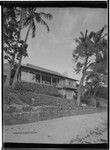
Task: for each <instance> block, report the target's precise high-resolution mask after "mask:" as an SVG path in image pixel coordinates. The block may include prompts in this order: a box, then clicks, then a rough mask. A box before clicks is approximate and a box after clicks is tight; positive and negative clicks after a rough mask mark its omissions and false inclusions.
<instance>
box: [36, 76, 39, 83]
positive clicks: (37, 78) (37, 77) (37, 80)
mask: <svg viewBox="0 0 110 150" xmlns="http://www.w3.org/2000/svg"><path fill="white" fill-rule="evenodd" d="M36 82H38V83H40V74H36Z"/></svg>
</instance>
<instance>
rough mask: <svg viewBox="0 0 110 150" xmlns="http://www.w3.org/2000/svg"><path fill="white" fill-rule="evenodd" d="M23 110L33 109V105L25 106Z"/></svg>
mask: <svg viewBox="0 0 110 150" xmlns="http://www.w3.org/2000/svg"><path fill="white" fill-rule="evenodd" d="M22 110H23V111H31V110H32V107H31V106H24V107H22Z"/></svg>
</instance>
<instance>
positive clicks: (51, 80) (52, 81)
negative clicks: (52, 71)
mask: <svg viewBox="0 0 110 150" xmlns="http://www.w3.org/2000/svg"><path fill="white" fill-rule="evenodd" d="M52 79H53V78H52V77H51V85H53V81H52Z"/></svg>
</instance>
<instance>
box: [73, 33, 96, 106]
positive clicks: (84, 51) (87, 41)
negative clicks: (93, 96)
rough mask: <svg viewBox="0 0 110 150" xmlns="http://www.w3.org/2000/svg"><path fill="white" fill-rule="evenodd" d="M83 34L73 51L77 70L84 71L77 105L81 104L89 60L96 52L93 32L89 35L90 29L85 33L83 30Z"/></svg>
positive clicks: (77, 40)
mask: <svg viewBox="0 0 110 150" xmlns="http://www.w3.org/2000/svg"><path fill="white" fill-rule="evenodd" d="M80 33H81V36H80V37H79V38H78V39H76V40H75V41H76V42H77V43H78V45H77V47H76V49H75V50H74V51H73V58H75V59H76V62H77V63H76V71H78V73H79V72H80V71H82V77H81V79H80V83H79V87H78V96H77V105H78V106H79V105H80V99H81V95H82V87H83V82H84V79H85V76H86V70H87V67H88V60H89V57H91V56H92V55H93V54H94V49H93V46H94V45H93V42H92V41H91V37H92V36H91V33H90V34H89V35H88V34H87V33H88V31H87V30H86V32H85V34H83V33H82V32H80ZM79 58H80V59H82V62H80V61H79V62H78V59H79Z"/></svg>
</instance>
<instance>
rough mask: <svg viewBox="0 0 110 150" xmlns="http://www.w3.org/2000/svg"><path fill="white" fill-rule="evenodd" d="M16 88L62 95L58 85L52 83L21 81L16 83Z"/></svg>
mask: <svg viewBox="0 0 110 150" xmlns="http://www.w3.org/2000/svg"><path fill="white" fill-rule="evenodd" d="M15 90H18V91H28V92H35V93H38V94H46V95H53V96H59V97H61V95H60V94H59V92H58V89H57V88H56V87H54V86H51V85H44V84H38V83H30V82H23V81H19V82H17V83H16V85H15Z"/></svg>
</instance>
